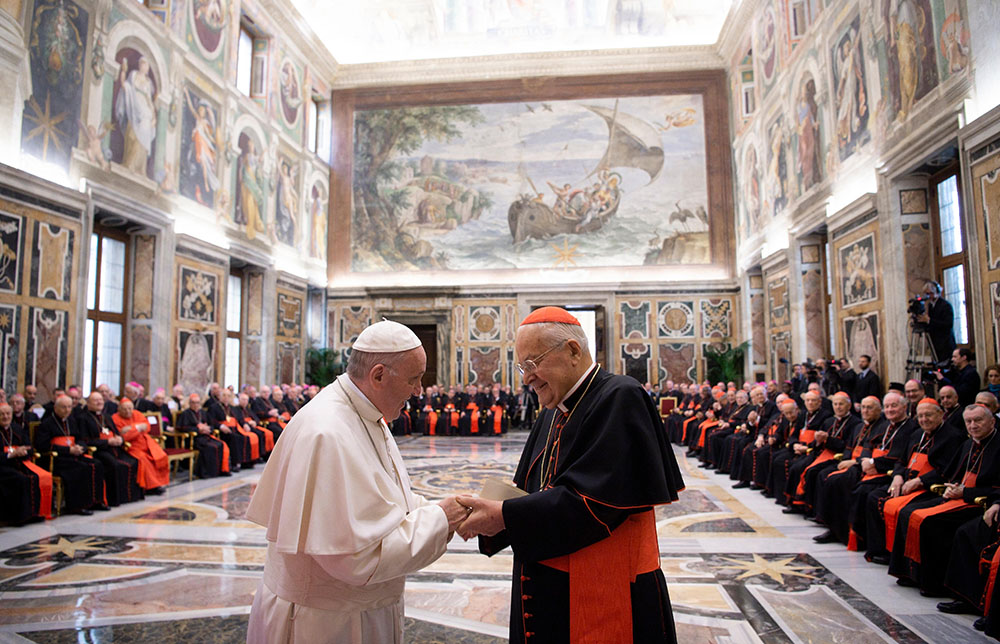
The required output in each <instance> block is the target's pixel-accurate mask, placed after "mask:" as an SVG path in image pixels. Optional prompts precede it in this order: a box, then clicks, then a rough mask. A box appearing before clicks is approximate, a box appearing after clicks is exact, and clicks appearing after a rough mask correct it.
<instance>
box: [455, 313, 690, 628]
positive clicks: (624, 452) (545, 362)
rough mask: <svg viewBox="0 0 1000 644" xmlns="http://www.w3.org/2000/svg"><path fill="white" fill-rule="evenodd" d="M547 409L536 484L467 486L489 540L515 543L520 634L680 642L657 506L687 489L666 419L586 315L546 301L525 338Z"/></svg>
mask: <svg viewBox="0 0 1000 644" xmlns="http://www.w3.org/2000/svg"><path fill="white" fill-rule="evenodd" d="M516 348H517V354H518V356H519V357H521V358H522V363H520V364H519V365H518V367H519V369H521V370H522V373H523V376H524V382H525V383H526V384H528V385H530V386H531V387H532V388H533V389H534V390H535V392H536V393H537V394H538V399H539V403H540V405H541V406H542V407H544V408H545V409H544V411H543V412H542V413H541V415H540V416H539V418H538V420H537V421H536V422H535V424H534V426H533V428H532V430H531V434H530V435H529V437H528V440H527V443H526V444H525V447H524V451H523V453H522V454H521V461H520V463H519V465H518V468H517V472H516V474H515V475H514V482H515V483H516V484H517V487H519V488H520V489H522V490H524V491H526V492H528V494H527V495H525V496H521V497H519V498H514V499H508V500H506V501H502V502H500V501H490V500H486V499H479V498H476V497H466V496H463V497H459V502H460V503H463V504H465V505H467V506H468V507H469V508H470V517H469V519H468V520H467V521H466V522H465V523H464V524H462V526H460V528H459V534H461V535H462V536H463V537H465V538H468V537H470V536H472V535H473V534H479V535H483V536H481V537H480V542H479V548H480V551H481V552H483V553H484V554H487V555H492V554H494V553H496V552H498V551H500V550H502V549H503V548H505V547H507V546H508V545H509V546H511V548H512V550H513V551H514V570H513V575H512V582H513V588H512V592H511V617H510V641H511V642H525V641H527V642H548V643H553V642H556V643H557V642H570V641H573V642H577V641H582V640H581V638H584V637H585V638H586V640H585V641H594V642H633V641H634V642H674V641H676V632H675V629H674V621H673V615H672V612H671V608H670V598H669V596H668V594H667V586H666V581H665V579H664V577H663V573H662V571H661V570H660V563H659V547H658V544H657V536H656V522H655V515H654V508H655V506H657V505H661V504H664V503H670V502H671V501H675V500H677V493H678V492H679V491H680V490H681V489H683V487H684V483H683V480H682V479H681V475H680V471H679V470H678V468H677V462H676V460H675V459H674V455H673V452H672V450H671V449H670V446H669V445H668V443H667V440H666V433H665V432H664V429H663V423H662V421H661V420H660V417H659V414H658V412H657V410H656V409H655V408H654V407H653V404H652V402H651V401H650V398H649V396H647V395H646V394H645V392H644V391H643V389H642V387H641V386H640V385H639V383H638V382H637V381H635V380H634V379H632V378H629V377H625V376H615V375H612V374H609V373H607V372H606V371H604V370H602V369H601V368H600V366H599V365H596V364H594V363H593V362H592V359H591V357H590V354H589V351H588V349H587V343H586V336H585V335H584V334H583V331H582V329H581V327H580V323H579V322H578V321H577V320H576V318H574V317H573V316H572V315H570V314H569V313H568V312H566V311H565V310H563V309H560V308H556V307H545V308H542V309H538V310H536V311H535V312H533V313H532V314H530V315H529V316H528V317H527V318H525V320H524V322H522V323H521V327H520V329H519V330H518V334H517V341H516Z"/></svg>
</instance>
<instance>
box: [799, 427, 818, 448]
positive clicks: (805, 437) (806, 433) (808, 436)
mask: <svg viewBox="0 0 1000 644" xmlns="http://www.w3.org/2000/svg"><path fill="white" fill-rule="evenodd" d="M815 438H816V430H815V429H803V430H802V431H801V432H799V442H800V443H802V444H804V445H808V444H809V443H811V442H813V440H814V439H815Z"/></svg>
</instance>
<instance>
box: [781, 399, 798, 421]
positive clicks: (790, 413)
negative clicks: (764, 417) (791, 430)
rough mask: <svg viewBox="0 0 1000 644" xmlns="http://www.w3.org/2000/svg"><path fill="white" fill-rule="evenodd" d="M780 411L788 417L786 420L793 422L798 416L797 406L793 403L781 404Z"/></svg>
mask: <svg viewBox="0 0 1000 644" xmlns="http://www.w3.org/2000/svg"><path fill="white" fill-rule="evenodd" d="M781 413H782V415H783V416H784V417H785V418H787V419H788V422H790V423H793V422H795V419H796V418H798V417H799V408H798V407H797V406H796V405H795V404H794V403H793V404H791V405H787V404H786V405H782V406H781Z"/></svg>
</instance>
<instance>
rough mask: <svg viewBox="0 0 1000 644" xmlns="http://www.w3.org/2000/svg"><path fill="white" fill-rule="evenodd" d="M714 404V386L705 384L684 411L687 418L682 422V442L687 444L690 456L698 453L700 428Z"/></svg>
mask: <svg viewBox="0 0 1000 644" xmlns="http://www.w3.org/2000/svg"><path fill="white" fill-rule="evenodd" d="M714 404H715V398H714V396H713V395H712V388H711V387H709V386H708V385H704V386H702V387H701V389H700V390H699V392H698V394H697V395H696V396H694V397H693V398H692V404H691V407H690V409H687V410H685V411H684V416H685V418H684V421H683V422H682V423H681V443H682V444H684V445H687V448H688V451H687V455H688V456H694V455H695V454H697V453H698V450H697V447H698V439H699V438H700V433H699V431H698V428H699V426H700V425H701V423H702V421H704V420H705V412H706V411H708V410H709V409H711V408H712V406H713V405H714Z"/></svg>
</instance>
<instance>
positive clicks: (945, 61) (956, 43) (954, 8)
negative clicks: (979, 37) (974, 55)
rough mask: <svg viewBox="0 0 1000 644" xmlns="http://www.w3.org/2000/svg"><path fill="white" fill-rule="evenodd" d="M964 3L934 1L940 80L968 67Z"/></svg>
mask: <svg viewBox="0 0 1000 644" xmlns="http://www.w3.org/2000/svg"><path fill="white" fill-rule="evenodd" d="M965 18H966V3H965V2H962V1H960V0H938V1H936V2H934V24H936V25H940V28H939V29H938V31H937V45H938V49H937V53H938V73H939V75H940V77H941V80H944V79H946V78H948V77H949V76H951V75H953V74H958V73H961V72H964V71H965V70H966V69H968V67H969V56H970V54H971V51H970V47H969V28H968V25H967V24H966V19H965Z"/></svg>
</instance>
